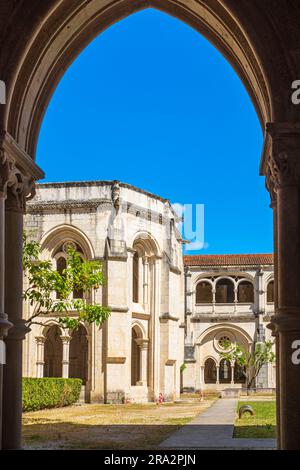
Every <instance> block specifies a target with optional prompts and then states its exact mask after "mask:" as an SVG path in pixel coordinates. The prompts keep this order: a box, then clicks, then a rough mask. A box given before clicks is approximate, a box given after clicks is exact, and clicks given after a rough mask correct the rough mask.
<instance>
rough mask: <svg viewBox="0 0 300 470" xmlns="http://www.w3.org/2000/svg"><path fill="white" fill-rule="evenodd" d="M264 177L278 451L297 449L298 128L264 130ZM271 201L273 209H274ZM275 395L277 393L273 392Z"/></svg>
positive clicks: (273, 126)
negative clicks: (270, 233)
mask: <svg viewBox="0 0 300 470" xmlns="http://www.w3.org/2000/svg"><path fill="white" fill-rule="evenodd" d="M267 135H268V141H269V146H268V153H267V155H265V162H264V173H265V175H266V177H267V188H268V189H269V191H270V193H271V199H272V201H273V210H274V208H275V210H274V240H275V296H276V302H275V303H276V307H275V316H274V317H273V319H272V323H271V325H270V327H271V328H272V330H273V334H274V335H275V337H276V348H277V351H276V355H277V385H279V387H278V390H277V407H278V413H279V414H278V423H279V425H278V428H279V436H280V437H279V448H280V449H282V450H299V449H300V394H299V389H300V360H299V356H300V354H299V350H300V262H299V260H300V127H299V126H298V125H292V124H269V125H268V126H267ZM274 202H276V204H275V205H274ZM278 391H279V393H278Z"/></svg>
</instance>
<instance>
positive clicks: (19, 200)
mask: <svg viewBox="0 0 300 470" xmlns="http://www.w3.org/2000/svg"><path fill="white" fill-rule="evenodd" d="M0 193H2V194H3V195H4V196H5V197H7V196H8V195H9V196H12V197H10V198H8V199H7V202H6V208H8V209H16V210H20V211H23V212H25V208H26V202H27V201H29V200H30V199H32V198H33V197H34V196H35V180H34V178H33V177H32V176H28V175H25V174H24V173H22V172H21V171H20V170H19V169H18V168H17V166H16V161H15V159H14V158H12V157H9V155H8V153H7V152H6V151H5V150H4V149H3V148H0Z"/></svg>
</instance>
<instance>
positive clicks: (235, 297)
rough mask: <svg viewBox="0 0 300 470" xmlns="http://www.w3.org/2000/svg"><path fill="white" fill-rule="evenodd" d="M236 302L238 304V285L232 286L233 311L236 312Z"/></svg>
mask: <svg viewBox="0 0 300 470" xmlns="http://www.w3.org/2000/svg"><path fill="white" fill-rule="evenodd" d="M237 304H238V286H237V285H235V286H234V313H236V312H237Z"/></svg>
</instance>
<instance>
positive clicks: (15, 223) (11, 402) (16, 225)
mask: <svg viewBox="0 0 300 470" xmlns="http://www.w3.org/2000/svg"><path fill="white" fill-rule="evenodd" d="M18 196H19V194H18V193H17V195H16V194H15V193H14V192H13V191H12V190H9V191H8V197H7V201H6V207H5V209H6V220H5V310H6V312H7V314H8V318H9V320H10V321H11V322H12V324H13V327H12V328H11V329H10V330H9V333H8V336H7V338H6V341H5V342H6V366H5V368H4V385H3V397H4V403H5V406H4V408H3V436H2V446H3V449H19V448H20V447H21V418H22V341H23V339H24V338H25V334H26V333H27V331H28V330H27V328H26V326H25V321H24V320H23V319H22V307H23V302H22V294H23V292H22V290H23V270H22V251H23V242H22V233H23V208H22V205H21V204H20V201H19V197H18Z"/></svg>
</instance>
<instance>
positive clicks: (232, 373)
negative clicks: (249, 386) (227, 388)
mask: <svg viewBox="0 0 300 470" xmlns="http://www.w3.org/2000/svg"><path fill="white" fill-rule="evenodd" d="M234 365H235V364H234V362H231V363H230V370H231V385H234Z"/></svg>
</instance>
